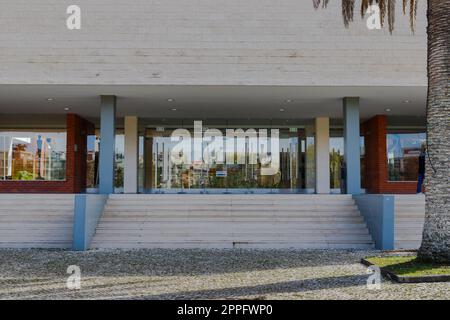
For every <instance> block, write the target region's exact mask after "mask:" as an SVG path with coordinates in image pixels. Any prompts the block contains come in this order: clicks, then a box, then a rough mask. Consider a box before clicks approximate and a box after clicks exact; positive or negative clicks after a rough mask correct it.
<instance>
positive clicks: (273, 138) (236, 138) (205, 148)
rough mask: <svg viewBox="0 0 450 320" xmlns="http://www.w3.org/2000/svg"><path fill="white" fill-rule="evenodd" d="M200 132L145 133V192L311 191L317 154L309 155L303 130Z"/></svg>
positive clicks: (159, 130)
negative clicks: (315, 155) (310, 166)
mask: <svg viewBox="0 0 450 320" xmlns="http://www.w3.org/2000/svg"><path fill="white" fill-rule="evenodd" d="M199 130H200V129H198V128H197V129H196V128H185V129H176V128H161V127H159V128H148V129H147V130H146V133H145V168H146V174H145V189H146V192H150V193H305V192H311V190H310V189H309V188H308V164H309V163H311V159H309V158H310V157H311V156H314V152H311V147H313V143H312V144H311V142H309V148H308V143H307V137H306V136H305V130H302V129H299V128H282V129H267V128H262V129H259V128H257V129H254V128H245V129H238V128H220V129H206V128H204V129H201V131H199ZM312 163H314V159H312ZM309 171H310V170H309ZM312 171H314V170H312ZM312 192H313V190H312Z"/></svg>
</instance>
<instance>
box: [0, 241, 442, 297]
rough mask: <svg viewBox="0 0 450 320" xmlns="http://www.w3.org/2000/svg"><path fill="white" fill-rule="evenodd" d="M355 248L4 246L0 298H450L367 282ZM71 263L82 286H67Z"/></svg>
mask: <svg viewBox="0 0 450 320" xmlns="http://www.w3.org/2000/svg"><path fill="white" fill-rule="evenodd" d="M374 254H377V252H376V251H352V250H181V249H180V250H162V249H152V250H94V251H88V252H72V251H64V250H37V249H26V250H17V249H14V250H13V249H11V250H10V249H3V250H0V299H156V300H157V299H449V298H450V284H449V283H434V284H397V283H392V282H390V281H388V280H383V282H382V284H381V289H380V290H369V289H368V288H367V286H366V283H367V277H368V275H367V273H366V267H365V266H363V265H362V264H360V259H361V258H363V257H366V256H368V255H374ZM69 265H77V266H79V267H80V268H81V276H82V278H81V289H80V290H69V289H67V287H66V281H67V277H68V276H69V274H67V273H66V271H67V267H68V266H69Z"/></svg>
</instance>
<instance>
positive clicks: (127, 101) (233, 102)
mask: <svg viewBox="0 0 450 320" xmlns="http://www.w3.org/2000/svg"><path fill="white" fill-rule="evenodd" d="M426 93H427V90H426V87H356V86H354V87H288V86H136V85H134V86H92V85H91V86H79V85H0V115H1V114H24V113H27V114H64V113H67V112H73V113H77V114H80V115H81V116H84V117H87V118H90V119H97V118H98V117H99V114H100V97H99V96H100V95H116V96H117V98H118V100H117V115H118V116H119V117H123V116H125V115H137V116H139V117H141V118H165V119H170V118H189V119H195V118H197V119H205V118H211V119H213V118H221V119H311V118H314V117H317V116H329V117H331V118H342V98H343V97H345V96H359V97H360V98H361V118H362V119H366V118H369V117H371V116H373V115H376V114H386V109H387V108H389V109H391V112H389V113H388V114H389V115H393V116H405V115H408V116H418V117H423V116H424V115H425V106H426ZM47 98H53V99H54V100H53V101H47ZM169 98H172V99H175V101H174V102H169V101H167V99H169ZM287 99H292V100H293V101H292V102H291V103H287V102H286V100H287ZM406 100H408V101H409V103H405V101H406ZM66 107H69V108H70V111H66V110H64V109H65V108H66ZM172 108H176V109H177V110H176V111H172V110H171V109H172ZM280 108H283V109H285V112H280Z"/></svg>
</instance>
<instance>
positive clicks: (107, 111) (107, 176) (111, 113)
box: [99, 96, 116, 194]
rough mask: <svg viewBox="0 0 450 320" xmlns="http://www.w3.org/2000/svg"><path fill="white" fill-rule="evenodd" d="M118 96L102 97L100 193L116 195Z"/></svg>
mask: <svg viewBox="0 0 450 320" xmlns="http://www.w3.org/2000/svg"><path fill="white" fill-rule="evenodd" d="M115 135H116V96H101V110H100V159H99V193H101V194H110V193H114V152H115Z"/></svg>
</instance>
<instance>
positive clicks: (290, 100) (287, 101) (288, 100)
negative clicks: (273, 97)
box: [285, 99, 294, 103]
mask: <svg viewBox="0 0 450 320" xmlns="http://www.w3.org/2000/svg"><path fill="white" fill-rule="evenodd" d="M285 101H286V103H291V102H293V101H294V100H292V99H286V100H285Z"/></svg>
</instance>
